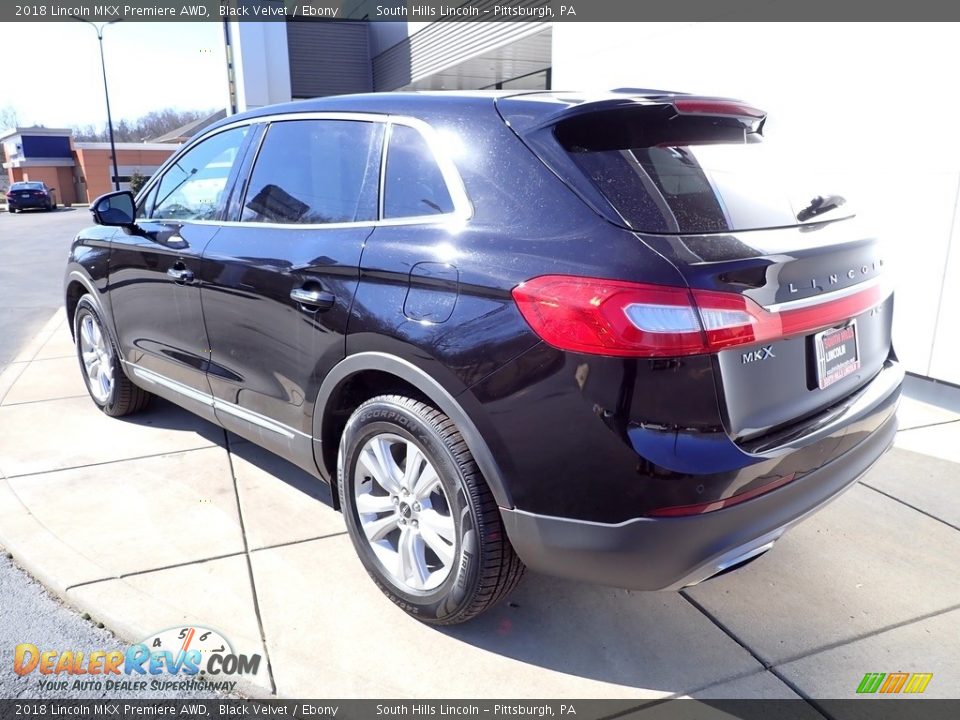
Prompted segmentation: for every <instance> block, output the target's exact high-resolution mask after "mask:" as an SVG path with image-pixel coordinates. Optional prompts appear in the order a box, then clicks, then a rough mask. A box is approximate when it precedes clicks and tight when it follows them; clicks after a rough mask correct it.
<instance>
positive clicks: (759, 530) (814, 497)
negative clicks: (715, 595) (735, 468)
mask: <svg viewBox="0 0 960 720" xmlns="http://www.w3.org/2000/svg"><path fill="white" fill-rule="evenodd" d="M890 370H891V371H892V372H893V373H894V374H895V376H894V377H890V376H889V375H888V376H887V377H886V378H882V381H883V386H882V387H879V388H878V391H877V393H875V394H874V396H873V397H871V398H869V404H868V405H866V406H864V407H861V408H859V410H860V413H858V415H859V417H858V418H856V419H854V418H850V417H848V418H847V420H848V421H849V422H850V426H849V431H850V432H851V433H862V434H863V436H864V437H863V439H862V440H861V441H860V442H858V443H857V444H855V445H854V446H853V447H852V448H851V449H849V450H848V451H847V452H846V453H844V454H843V455H840V456H839V457H837V458H835V459H834V460H832V461H831V462H829V463H827V464H825V465H823V466H821V467H820V468H818V469H816V470H814V471H811V472H808V473H806V474H805V475H804V476H802V477H799V478H797V479H796V480H794V481H792V482H790V483H788V484H787V485H784V486H782V487H780V488H778V489H776V490H773V491H771V492H769V493H767V494H765V495H761V496H759V497H757V498H754V499H752V500H748V501H746V502H743V503H741V504H740V505H735V506H733V507H729V508H726V509H722V510H716V511H713V512H708V513H703V514H700V515H690V516H684V517H669V518H650V517H641V518H635V519H631V520H626V521H624V522H621V523H617V524H606V523H599V522H591V521H586V520H574V519H568V518H560V517H552V516H547V515H537V514H533V513H528V512H524V511H523V510H519V509H517V510H507V509H503V510H501V513H502V516H503V520H504V525H505V527H506V530H507V534H508V536H509V537H510V541H511V543H512V544H513V546H514V548H515V549H516V551H517V553H518V554H519V555H520V558H521V559H522V560H523V561H524V563H526V564H527V566H528V567H530V568H531V569H533V570H537V571H539V572H544V573H547V574H550V575H555V576H559V577H566V578H571V579H575V580H583V581H586V582H591V583H597V584H601V585H613V586H616V587H624V588H630V589H636V590H672V589H678V588H681V587H685V586H688V585H695V584H696V583H698V582H700V581H702V580H706V579H707V578H709V577H711V576H713V575H715V574H717V573H719V572H722V571H723V570H725V569H728V568H731V567H733V566H736V565H738V564H741V563H743V562H745V561H747V560H749V559H750V558H751V557H754V556H756V555H758V554H760V553H762V552H764V551H765V550H767V549H769V547H770V546H771V545H772V543H773V542H774V541H776V540H777V538H779V537H780V536H781V535H782V534H783V533H784V532H785V531H786V530H787V529H788V528H789V527H791V526H792V525H795V524H796V523H798V522H800V521H801V520H803V519H804V518H805V517H807V516H808V515H810V514H812V513H813V512H815V511H816V510H818V509H819V508H821V507H822V506H823V505H825V504H826V503H828V502H829V501H831V500H832V499H834V498H835V497H837V496H838V495H839V494H840V493H842V492H843V491H844V490H846V489H847V488H849V487H850V486H851V485H853V483H855V482H856V481H857V479H858V478H860V476H861V475H863V474H864V473H865V472H866V471H867V470H869V469H870V467H871V466H872V465H873V464H874V463H875V462H876V461H877V460H878V459H879V458H880V456H881V455H883V453H884V452H885V451H886V450H887V449H888V448H889V447H890V445H891V444H892V443H893V438H894V435H895V434H896V431H897V418H896V408H897V404H898V402H899V397H900V381H902V376H903V372H902V370H901V369H900V368H899V366H894V367H892V368H890ZM898 377H899V380H898V379H897V378H898ZM878 380H881V379H879V378H878ZM890 388H893V389H890ZM867 400H868V398H864V402H865V403H866V402H867Z"/></svg>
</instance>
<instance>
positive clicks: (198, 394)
mask: <svg viewBox="0 0 960 720" xmlns="http://www.w3.org/2000/svg"><path fill="white" fill-rule="evenodd" d="M124 365H125V366H126V367H127V368H129V369H130V371H131V373H132V374H133V375H134V376H136V377H138V378H140V379H141V380H143V381H144V382H146V383H150V384H151V385H160V386H161V387H165V388H167V389H168V390H173V391H174V392H175V393H178V394H180V395H183V396H184V397H187V398H190V399H191V400H194V401H196V402H198V403H201V404H202V405H206V406H207V407H211V408H213V409H214V411H216V410H222V411H223V412H225V413H227V414H229V415H233V416H234V417H237V418H240V419H241V420H245V421H247V422H248V423H250V424H251V425H256V426H258V427H261V428H263V429H264V430H269V431H270V432H274V433H277V434H278V435H283V436H284V437H286V438H289V439H293V438H294V437H296V436H298V435H299V436H300V437H305V438H310V436H309V435H307V434H306V433H304V432H300V431H299V430H296V429H294V428H292V427H289V426H287V425H284V424H283V423H279V422H276V421H275V420H271V419H270V418H268V417H266V416H265V415H261V414H260V413H258V412H254V411H253V410H248V409H247V408H243V407H240V406H239V405H235V404H234V403H232V402H228V401H226V400H221V399H220V398H217V397H214V396H213V395H210V394H209V393H205V392H203V391H201V390H196V389H194V388H192V387H189V386H187V385H184V384H183V383H180V382H177V381H176V380H171V379H170V378H168V377H165V376H163V375H160V374H159V373H156V372H154V371H153V370H148V369H147V368H145V367H142V366H140V365H137V364H136V363H131V362H125V363H124Z"/></svg>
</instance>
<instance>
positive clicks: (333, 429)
mask: <svg viewBox="0 0 960 720" xmlns="http://www.w3.org/2000/svg"><path fill="white" fill-rule="evenodd" d="M357 388H362V389H363V391H362V392H359V393H357V392H355V390H356V389H357ZM385 393H404V394H408V395H412V396H413V397H414V398H415V399H419V400H422V401H424V402H427V403H429V404H431V405H433V406H434V407H436V408H437V409H438V410H440V411H441V412H443V413H444V414H445V415H446V416H447V417H449V418H450V419H451V420H453V422H454V423H455V424H456V426H457V429H458V430H459V431H460V434H461V435H462V436H463V439H464V442H466V444H467V447H468V448H469V449H470V453H471V454H472V455H473V458H474V460H475V461H476V463H477V467H479V468H480V472H481V473H482V474H483V477H484V479H485V480H486V482H487V485H488V486H489V487H490V491H491V492H492V493H493V497H494V499H495V500H496V501H497V505H499V506H500V507H503V508H512V507H513V501H512V498H511V496H510V492H509V490H508V488H507V485H506V483H505V482H504V478H503V474H502V472H501V470H500V467H499V465H498V463H497V461H496V459H495V458H494V456H493V453H492V452H491V450H490V447H489V446H488V444H487V442H486V441H485V440H484V438H483V435H482V434H481V432H480V430H479V429H478V428H477V426H476V424H475V423H474V422H473V420H472V419H471V418H470V415H469V414H468V413H467V411H466V410H464V408H463V406H462V405H461V403H460V402H459V401H458V400H457V398H456V397H455V396H454V395H453V394H451V393H450V392H449V391H448V390H447V389H446V388H445V387H444V386H443V385H441V384H440V383H439V382H438V381H437V380H436V379H434V378H433V377H431V376H430V375H429V374H428V373H427V372H426V371H424V370H423V369H421V368H419V367H417V366H416V365H414V364H413V363H411V362H409V361H407V360H404V359H403V358H400V357H397V356H395V355H390V354H388V353H384V352H360V353H356V354H355V355H349V356H347V357H346V358H344V359H343V360H341V361H340V362H339V363H338V364H337V365H336V366H334V367H333V369H332V370H331V371H330V372H329V373H328V374H327V376H326V378H324V381H323V383H322V384H321V386H320V392H319V394H318V396H317V403H316V406H315V411H314V419H313V438H314V440H313V447H314V458H315V460H316V463H317V466H318V468H319V469H320V472H321V474H323V475H324V476H325V477H327V478H331V483H330V486H331V488H333V492H334V502H335V503H336V505H337V507H338V508H339V504H340V499H339V498H338V497H336V469H337V451H338V449H339V443H340V435H341V433H342V432H343V428H344V426H345V425H346V421H347V418H349V416H350V414H351V413H352V412H353V410H354V409H355V408H356V407H357V406H358V405H359V404H360V403H362V402H363V401H364V400H367V399H369V398H370V397H375V396H376V395H381V394H385ZM364 396H365V397H364ZM358 398H359V401H358Z"/></svg>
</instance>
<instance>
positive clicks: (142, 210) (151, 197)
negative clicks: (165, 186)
mask: <svg viewBox="0 0 960 720" xmlns="http://www.w3.org/2000/svg"><path fill="white" fill-rule="evenodd" d="M157 187H158V186H157V185H154V186H153V188H152V189H151V190H150V193H149V194H148V195H147V196H146V197H144V198H143V200H141V201H140V202H139V203H137V219H138V220H139V219H140V218H148V217H150V211H151V210H152V209H153V204H154V203H155V202H156V201H157Z"/></svg>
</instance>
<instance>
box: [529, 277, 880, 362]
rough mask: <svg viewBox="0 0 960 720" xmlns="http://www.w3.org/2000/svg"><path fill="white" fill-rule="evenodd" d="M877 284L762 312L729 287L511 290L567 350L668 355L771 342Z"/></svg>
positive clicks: (847, 311)
mask: <svg viewBox="0 0 960 720" xmlns="http://www.w3.org/2000/svg"><path fill="white" fill-rule="evenodd" d="M888 292H889V291H888V290H886V289H885V288H884V287H883V286H882V285H879V284H871V285H869V286H867V285H865V286H864V288H863V289H862V290H858V291H855V292H853V293H851V294H845V295H843V296H842V297H838V298H837V299H829V296H827V297H826V298H825V301H824V302H822V303H818V304H815V305H811V306H807V307H802V308H797V309H785V310H780V311H769V310H767V309H765V308H763V307H761V306H760V305H758V304H757V303H756V302H754V301H753V300H751V299H750V298H748V297H746V296H745V295H738V294H735V293H724V292H715V291H711V290H695V289H694V290H691V289H688V288H679V287H672V286H665V285H648V284H641V283H630V282H623V281H620V280H602V279H598V278H582V277H572V276H567V275H543V276H541V277H536V278H533V279H532V280H528V281H527V282H524V283H521V284H520V285H518V286H517V287H515V288H514V289H513V298H514V300H515V301H516V303H517V307H518V308H519V309H520V313H521V314H522V315H523V317H524V319H525V320H526V321H527V322H528V323H529V324H530V326H531V327H532V328H533V331H534V332H535V333H536V334H537V335H538V336H540V338H541V339H542V340H544V341H545V342H547V343H549V344H550V345H553V346H554V347H557V348H560V349H561V350H570V351H573V352H582V353H589V354H594V355H609V356H615V357H676V356H680V355H699V354H705V353H713V352H717V351H719V350H723V349H725V348H729V347H735V346H738V345H751V344H755V343H760V342H765V341H769V340H778V339H781V338H784V337H788V336H791V335H799V334H803V333H807V332H811V331H814V330H819V329H822V328H825V327H830V326H831V325H835V324H837V323H839V322H842V321H844V320H847V319H849V318H851V317H854V316H856V315H859V314H860V313H861V312H864V311H866V310H868V309H870V308H871V307H874V306H875V305H877V304H879V303H880V302H881V301H882V300H883V299H884V298H885V297H886V296H887V294H888Z"/></svg>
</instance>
